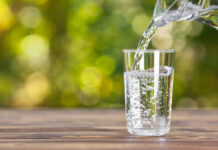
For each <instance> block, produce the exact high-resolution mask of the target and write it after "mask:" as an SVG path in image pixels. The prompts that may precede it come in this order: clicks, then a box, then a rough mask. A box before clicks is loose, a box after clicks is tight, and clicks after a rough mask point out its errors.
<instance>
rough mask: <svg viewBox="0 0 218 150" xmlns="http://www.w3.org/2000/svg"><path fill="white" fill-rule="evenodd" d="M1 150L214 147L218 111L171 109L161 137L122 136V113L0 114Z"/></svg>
mask: <svg viewBox="0 0 218 150" xmlns="http://www.w3.org/2000/svg"><path fill="white" fill-rule="evenodd" d="M0 116H1V119H0V150H14V149H20V150H36V149H38V150H56V149H57V150H59V149H61V150H72V149H76V150H80V149H98V150H105V149H123V150H126V149H134V150H140V149H149V150H151V149H152V150H153V149H166V150H170V149H176V150H183V149H184V150H189V149H190V150H202V149H205V150H206V149H209V150H215V149H218V110H174V111H173V117H172V128H171V132H170V133H169V134H168V135H166V136H162V137H139V136H132V135H130V134H128V133H127V131H126V127H125V115H124V110H123V109H119V110H118V109H99V110H91V109H75V110H0Z"/></svg>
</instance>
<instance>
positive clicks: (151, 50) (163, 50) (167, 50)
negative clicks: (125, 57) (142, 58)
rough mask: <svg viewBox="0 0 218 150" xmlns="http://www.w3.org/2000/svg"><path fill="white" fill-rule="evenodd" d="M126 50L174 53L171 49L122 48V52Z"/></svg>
mask: <svg viewBox="0 0 218 150" xmlns="http://www.w3.org/2000/svg"><path fill="white" fill-rule="evenodd" d="M127 52H134V53H136V52H143V53H157V52H159V53H175V50H173V49H146V50H138V49H123V53H127Z"/></svg>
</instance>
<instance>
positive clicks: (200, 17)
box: [154, 0, 218, 29]
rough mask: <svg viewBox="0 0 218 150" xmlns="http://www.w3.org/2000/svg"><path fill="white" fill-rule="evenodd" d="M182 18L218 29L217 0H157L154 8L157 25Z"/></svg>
mask: <svg viewBox="0 0 218 150" xmlns="http://www.w3.org/2000/svg"><path fill="white" fill-rule="evenodd" d="M182 20H189V21H192V20H196V21H199V22H202V23H205V24H207V25H210V26H212V27H214V28H216V29H218V0H157V2H156V6H155V9H154V22H156V25H157V26H164V25H166V24H168V23H170V22H174V21H182Z"/></svg>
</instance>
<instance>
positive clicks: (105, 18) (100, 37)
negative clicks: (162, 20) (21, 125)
mask: <svg viewBox="0 0 218 150" xmlns="http://www.w3.org/2000/svg"><path fill="white" fill-rule="evenodd" d="M154 5H155V0H0V106H1V107H23V108H33V107H124V91H123V89H124V87H123V75H122V72H123V67H122V65H123V64H122V49H125V48H128V49H130V48H136V46H137V42H138V40H139V38H140V36H141V34H142V32H143V30H144V29H145V27H146V25H148V23H149V20H150V19H151V17H152V12H153V8H154ZM217 42H218V31H216V30H215V29H212V28H210V27H208V26H205V25H203V24H200V23H197V22H178V23H171V24H169V25H168V26H166V27H163V28H160V29H159V30H158V32H157V33H156V35H155V37H154V39H153V40H152V42H151V44H150V46H149V48H157V49H168V48H172V49H175V50H176V66H175V68H176V69H175V82H174V93H173V97H174V98H173V106H174V107H193V108H197V107H218V79H217V77H218V44H217Z"/></svg>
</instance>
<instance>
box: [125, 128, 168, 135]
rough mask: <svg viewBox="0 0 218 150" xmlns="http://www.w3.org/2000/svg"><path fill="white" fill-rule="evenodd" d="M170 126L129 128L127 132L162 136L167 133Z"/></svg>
mask: <svg viewBox="0 0 218 150" xmlns="http://www.w3.org/2000/svg"><path fill="white" fill-rule="evenodd" d="M169 131H170V128H152V129H149V128H129V127H128V132H129V133H130V134H133V135H139V136H162V135H165V134H167V133H169Z"/></svg>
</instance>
